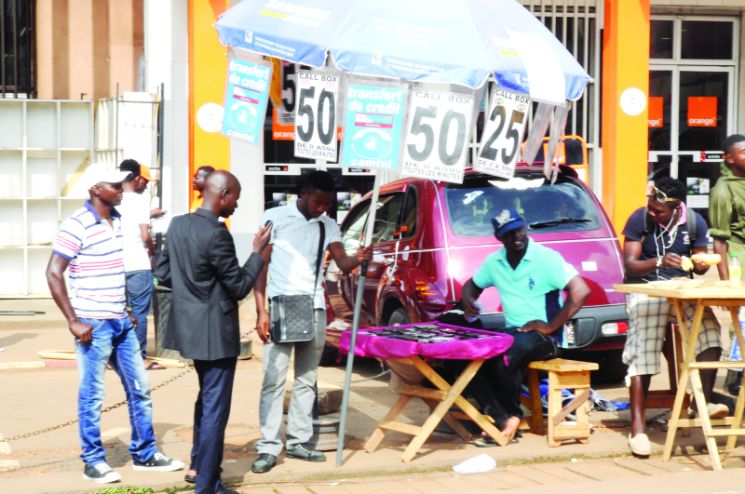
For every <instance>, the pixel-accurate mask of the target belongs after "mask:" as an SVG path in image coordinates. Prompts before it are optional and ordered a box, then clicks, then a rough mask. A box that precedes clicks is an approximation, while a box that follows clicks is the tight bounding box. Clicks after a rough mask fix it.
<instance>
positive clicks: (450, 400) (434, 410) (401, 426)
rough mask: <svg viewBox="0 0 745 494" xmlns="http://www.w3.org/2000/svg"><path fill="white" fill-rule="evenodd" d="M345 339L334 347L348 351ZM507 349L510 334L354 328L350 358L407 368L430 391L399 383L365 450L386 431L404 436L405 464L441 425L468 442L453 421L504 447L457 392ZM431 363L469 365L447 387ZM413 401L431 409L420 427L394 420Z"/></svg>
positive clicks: (439, 327) (430, 327) (438, 326)
mask: <svg viewBox="0 0 745 494" xmlns="http://www.w3.org/2000/svg"><path fill="white" fill-rule="evenodd" d="M349 339H350V333H349V332H348V331H347V332H344V333H342V335H341V339H340V341H339V348H340V349H341V350H342V351H343V352H348V351H349ZM511 345H512V336H510V335H507V334H503V333H495V332H491V331H481V330H476V329H470V328H463V327H459V326H452V325H448V324H442V323H415V324H406V325H401V326H390V327H380V328H368V329H364V330H360V331H359V333H358V335H357V342H356V345H355V355H357V356H361V357H375V358H380V359H383V360H385V361H386V362H388V363H389V364H391V368H392V369H394V372H395V369H397V368H400V367H401V366H402V365H405V366H410V367H411V368H413V369H415V370H416V372H417V375H418V376H419V377H421V378H424V379H427V380H428V381H429V382H430V383H432V384H433V385H434V386H435V388H436V389H432V388H428V387H423V386H421V385H419V384H404V385H402V386H401V387H400V389H399V390H398V392H399V394H400V397H399V399H398V401H396V403H395V404H394V405H393V406H392V407H391V409H390V411H389V412H388V414H387V415H386V416H385V418H384V419H383V420H381V421H380V422H379V423H378V426H377V428H376V429H375V432H373V434H372V436H370V438H369V439H368V440H367V443H365V450H366V451H367V452H372V451H375V449H376V448H377V447H378V445H379V444H380V442H381V441H382V440H383V438H384V437H385V434H386V431H395V432H400V433H403V434H408V435H410V436H413V438H412V440H411V442H410V443H409V445H408V446H407V447H406V449H405V450H404V453H403V455H401V460H402V461H404V462H409V461H411V459H412V458H414V456H415V455H416V453H417V451H419V448H421V447H422V445H423V444H424V442H425V441H426V440H427V438H429V436H430V435H431V434H432V432H433V431H434V430H435V427H437V425H438V424H439V423H440V422H441V421H444V422H445V423H447V424H448V425H449V426H450V427H451V428H452V429H453V430H454V431H455V432H456V433H457V434H458V435H460V436H461V437H462V438H463V439H464V440H466V441H468V440H470V439H471V434H470V433H469V432H468V431H467V430H466V429H465V427H463V425H462V424H461V423H460V422H459V421H458V419H467V420H471V421H473V422H474V423H476V424H477V425H478V426H479V427H480V428H481V430H483V431H484V432H485V433H486V434H488V435H489V436H490V437H491V438H492V439H494V441H496V442H497V444H499V445H500V446H504V445H505V444H507V438H506V437H505V436H504V434H502V432H501V431H500V430H499V429H497V428H496V427H495V426H494V424H493V423H492V422H493V421H492V419H491V417H488V416H486V415H482V414H481V413H480V412H479V411H478V410H476V408H475V407H474V406H473V405H471V403H469V402H468V400H466V399H465V398H464V397H463V396H462V393H463V391H464V390H465V388H466V386H467V385H468V383H469V382H471V379H473V377H474V376H475V375H476V373H477V372H478V370H479V368H480V367H481V365H482V364H483V363H484V361H485V360H487V359H490V358H494V357H497V356H499V355H501V354H503V353H504V352H505V351H507V349H509V347H510V346H511ZM436 359H457V360H470V361H471V362H470V363H469V364H468V365H467V366H466V367H465V369H464V370H463V371H462V372H461V373H460V375H459V376H458V378H457V379H456V380H455V382H454V383H453V384H452V385H451V384H449V383H448V382H447V381H446V380H445V379H444V378H443V377H442V376H440V375H439V374H438V373H437V371H436V370H435V369H434V368H433V367H432V366H431V365H430V363H431V361H433V360H436ZM408 380H409V381H410V379H408ZM414 397H416V398H420V399H421V400H423V401H424V402H425V403H427V405H428V406H429V407H430V411H431V412H430V415H429V416H428V417H427V419H426V420H425V421H424V423H423V424H422V425H421V426H417V425H413V424H409V423H405V422H399V421H397V420H396V418H397V417H398V416H399V415H400V414H401V412H402V411H403V410H404V409H405V408H406V405H408V403H409V402H410V401H411V399H412V398H414ZM453 406H456V407H458V408H459V409H460V410H462V414H460V413H456V412H453V411H451V407H453Z"/></svg>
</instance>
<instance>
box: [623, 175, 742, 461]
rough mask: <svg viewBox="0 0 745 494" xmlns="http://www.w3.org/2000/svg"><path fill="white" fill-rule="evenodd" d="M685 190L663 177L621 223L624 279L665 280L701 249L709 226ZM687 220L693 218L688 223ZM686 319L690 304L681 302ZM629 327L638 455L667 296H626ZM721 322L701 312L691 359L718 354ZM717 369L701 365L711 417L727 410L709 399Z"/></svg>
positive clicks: (626, 356) (627, 359)
mask: <svg viewBox="0 0 745 494" xmlns="http://www.w3.org/2000/svg"><path fill="white" fill-rule="evenodd" d="M685 196H686V190H685V187H684V186H683V184H682V183H681V182H679V181H678V180H675V179H673V178H670V177H664V178H661V179H659V180H657V181H656V182H655V184H654V185H651V186H650V190H649V194H648V196H647V197H648V200H647V207H646V208H639V209H637V210H636V211H634V212H633V213H632V214H631V216H630V217H629V219H628V221H627V222H626V226H625V228H624V229H623V235H624V237H625V240H624V244H623V255H624V264H625V269H626V282H627V283H647V282H650V281H657V280H666V279H671V278H676V277H681V276H690V273H689V272H687V271H685V270H684V269H683V268H682V267H681V262H682V256H689V257H690V256H691V255H692V254H695V253H699V252H706V250H707V247H708V228H707V226H706V221H705V220H704V218H703V217H701V216H700V215H699V214H698V213H693V215H691V214H690V212H689V211H687V209H686V205H685V202H684V200H685ZM689 223H692V224H689ZM708 268H709V267H708V266H707V265H705V264H703V263H700V262H695V261H694V269H693V270H694V272H695V273H696V274H704V273H705V272H706V271H707V269H708ZM683 307H684V310H685V315H686V319H687V320H688V322H689V324H690V321H691V319H692V318H693V313H694V309H695V307H694V306H693V305H692V304H690V303H687V304H684V306H683ZM626 311H627V313H628V316H629V331H628V334H627V336H626V345H625V347H624V350H623V361H624V363H625V364H626V365H628V366H629V370H628V380H629V388H630V391H629V394H630V398H631V434H630V435H629V447H630V448H631V451H632V452H633V453H634V454H636V455H639V456H648V455H649V454H650V452H651V447H650V444H649V438H648V437H647V435H646V434H645V433H644V426H645V416H644V412H645V405H646V399H647V394H648V392H649V383H650V381H651V378H652V375H654V374H659V373H660V371H661V360H660V352H661V351H662V346H663V342H664V338H665V331H666V328H667V325H668V323H670V322H673V321H674V314H673V311H672V306H671V305H670V303H668V302H667V300H665V299H662V298H657V297H648V296H646V295H640V294H630V295H627V296H626ZM719 333H720V328H719V323H718V322H717V320H716V318H715V317H714V314H713V313H712V312H711V309H708V308H707V309H706V312H705V313H704V317H703V321H702V328H701V333H700V334H699V338H698V342H697V344H696V355H697V357H696V360H698V361H707V362H708V361H717V360H719V356H720V355H721V352H722V349H721V346H722V345H721V342H720V336H719ZM715 378H716V370H709V371H702V372H701V380H702V382H703V390H704V395H705V396H706V401H707V403H709V405H708V407H707V413H708V414H709V416H710V417H712V418H718V417H722V416H725V415H727V413H728V409H727V407H726V406H725V405H721V404H713V403H711V402H710V398H711V392H712V389H713V387H714V379H715Z"/></svg>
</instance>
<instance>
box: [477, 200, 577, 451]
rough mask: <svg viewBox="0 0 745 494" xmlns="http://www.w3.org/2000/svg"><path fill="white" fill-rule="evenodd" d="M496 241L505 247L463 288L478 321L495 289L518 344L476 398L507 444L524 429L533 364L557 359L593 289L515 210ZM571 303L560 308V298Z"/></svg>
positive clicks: (489, 370)
mask: <svg viewBox="0 0 745 494" xmlns="http://www.w3.org/2000/svg"><path fill="white" fill-rule="evenodd" d="M491 221H492V225H494V235H495V236H496V237H497V240H499V241H500V242H502V244H503V245H504V247H503V248H502V249H500V250H498V251H497V252H494V253H493V254H490V255H489V256H488V257H487V258H486V260H485V261H484V263H483V264H482V265H481V267H480V268H479V269H478V271H477V272H476V274H475V275H474V276H473V278H471V279H470V280H468V281H467V282H466V284H465V285H464V286H463V292H462V295H463V310H464V312H465V313H466V315H469V316H476V315H478V312H479V311H478V308H477V306H476V299H478V298H479V296H480V295H481V292H483V291H484V290H485V289H487V288H489V287H491V286H493V287H495V288H496V289H497V290H498V291H499V296H500V298H501V300H502V311H503V312H504V316H505V321H506V329H504V330H500V332H504V333H508V334H511V335H512V336H513V337H514V338H515V340H514V342H513V344H512V347H510V349H509V350H508V351H507V354H506V359H505V358H501V357H499V358H496V359H492V360H490V361H488V362H487V363H485V364H484V366H483V367H482V369H483V373H482V372H480V374H481V377H482V379H479V381H478V382H479V383H480V384H479V386H478V387H479V388H481V389H478V390H475V391H476V392H474V396H475V397H476V399H477V401H479V403H480V404H481V406H482V407H483V412H484V413H486V414H488V415H490V416H491V417H492V418H494V421H495V423H496V424H497V425H498V426H499V428H500V430H501V431H502V432H503V433H504V434H505V436H506V437H507V438H508V439H511V438H512V437H514V435H515V433H516V432H517V429H518V427H519V426H520V419H521V418H522V411H521V409H520V385H521V383H522V381H523V377H524V375H525V369H526V368H527V367H528V364H530V362H532V361H535V360H546V359H549V358H553V357H555V356H556V354H557V351H556V349H557V343H559V342H560V339H561V334H562V331H560V329H561V328H562V327H563V326H564V323H566V322H567V321H568V320H570V319H571V318H572V317H573V316H574V314H576V313H577V311H578V310H579V309H580V307H582V304H583V303H584V301H585V299H586V298H587V296H588V295H589V294H590V289H589V288H588V287H587V285H586V284H585V282H584V281H583V280H582V278H581V277H580V276H579V274H577V271H576V270H575V269H574V267H573V266H572V265H570V264H569V263H567V262H566V261H564V259H563V258H562V257H561V255H560V254H559V253H558V252H556V251H555V250H552V249H549V248H547V247H544V246H542V245H538V244H536V243H535V242H533V241H532V240H530V239H529V238H528V234H527V232H526V231H525V221H524V220H523V218H522V217H521V216H520V215H519V214H517V211H515V210H514V209H505V210H503V211H501V212H500V213H499V214H498V215H497V216H495V217H494V218H492V220H491ZM562 291H564V292H566V295H567V296H566V300H565V302H564V304H563V305H562V303H561V293H562Z"/></svg>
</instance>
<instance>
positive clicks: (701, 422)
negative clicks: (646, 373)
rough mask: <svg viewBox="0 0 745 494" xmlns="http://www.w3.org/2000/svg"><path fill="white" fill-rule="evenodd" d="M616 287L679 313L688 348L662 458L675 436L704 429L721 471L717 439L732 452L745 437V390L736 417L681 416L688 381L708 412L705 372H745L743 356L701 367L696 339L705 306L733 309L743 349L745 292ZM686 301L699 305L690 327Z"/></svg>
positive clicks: (684, 286) (722, 287)
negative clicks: (657, 299)
mask: <svg viewBox="0 0 745 494" xmlns="http://www.w3.org/2000/svg"><path fill="white" fill-rule="evenodd" d="M613 288H614V289H615V290H616V291H618V292H622V293H640V294H644V295H648V296H650V297H660V298H666V299H668V301H669V302H670V304H671V305H672V307H673V311H674V313H675V318H676V320H677V325H676V327H677V328H678V331H680V334H681V339H682V341H683V344H684V354H683V360H682V362H681V364H680V369H679V381H678V388H677V392H676V394H675V402H674V405H673V411H672V416H671V419H670V423H669V424H668V431H667V439H666V440H665V449H664V453H663V457H664V459H665V460H669V459H670V456H671V455H672V450H673V445H674V443H675V433H676V431H677V429H678V428H679V427H701V428H702V430H703V434H704V437H705V438H706V447H707V449H708V450H709V456H710V458H711V464H712V467H713V468H714V469H715V470H721V469H722V464H721V461H720V458H719V450H718V449H717V444H716V438H717V437H727V444H726V450H728V451H729V450H731V449H733V448H734V447H735V443H736V441H737V436H742V435H745V428H743V427H742V416H743V409H744V408H745V385H743V386H740V392H739V393H738V395H737V402H736V405H735V411H734V415H733V416H730V417H727V418H724V419H718V420H712V419H710V418H709V416H708V415H707V414H706V413H701V414H699V418H696V419H681V418H680V414H681V410H682V406H683V399H684V397H685V395H686V388H687V385H688V381H689V379H690V384H691V389H692V390H693V397H694V400H695V402H696V408H697V409H698V410H706V399H705V398H704V393H703V389H702V387H701V376H700V374H699V371H700V370H702V369H730V368H742V367H745V357H743V360H738V361H719V362H697V361H696V360H695V359H696V356H695V355H694V349H695V347H696V339H697V338H698V334H699V331H701V321H702V319H703V315H704V309H705V308H706V307H725V308H727V309H728V310H729V312H730V314H731V315H732V322H733V323H734V325H735V335H736V337H737V339H738V342H739V344H740V348H743V336H742V331H740V328H739V325H740V324H739V319H738V317H737V309H738V308H739V307H741V306H743V305H745V287H740V286H733V285H732V284H731V283H730V282H729V281H704V280H700V279H694V280H687V279H686V280H665V281H654V282H650V283H640V284H625V285H613ZM685 302H690V303H692V304H694V306H695V308H696V309H695V312H694V315H693V319H692V320H691V325H690V328H689V327H688V325H687V324H686V318H685V311H684V310H683V303H685ZM743 355H745V354H743ZM743 381H744V383H743V384H745V378H743ZM723 425H724V426H729V428H725V429H714V428H713V426H723Z"/></svg>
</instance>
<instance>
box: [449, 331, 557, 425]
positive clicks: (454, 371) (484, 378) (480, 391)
mask: <svg viewBox="0 0 745 494" xmlns="http://www.w3.org/2000/svg"><path fill="white" fill-rule="evenodd" d="M499 332H500V333H507V334H510V335H512V336H513V337H514V338H515V340H514V342H513V343H512V346H511V347H510V349H509V350H507V353H505V354H504V355H499V356H497V357H495V358H493V359H489V360H487V361H486V362H484V365H482V366H481V368H480V369H479V371H478V373H477V374H476V375H475V376H474V378H473V379H472V380H471V382H470V383H469V385H468V387H467V388H466V394H467V395H469V396H471V397H473V398H474V399H475V400H476V401H477V402H478V404H479V406H480V407H481V412H482V413H484V414H486V415H489V416H490V417H492V418H493V419H494V423H495V424H496V425H497V426H500V425H501V424H502V423H503V422H504V421H505V420H507V419H508V418H510V417H520V418H522V416H523V413H522V410H521V409H520V385H521V384H522V382H523V379H524V378H525V370H526V369H527V367H528V364H530V363H531V362H533V361H535V360H547V359H550V358H554V357H555V356H556V355H557V347H556V344H555V343H554V341H553V340H552V339H551V337H549V336H546V335H544V334H542V333H540V332H538V331H529V332H527V333H521V332H519V331H517V330H515V329H500V330H499ZM468 363H469V362H468V361H462V360H454V361H449V362H448V363H447V364H446V371H445V373H446V374H449V375H450V377H451V378H453V379H454V378H456V377H457V376H458V375H459V374H460V372H461V371H462V370H463V369H464V368H465V367H466V365H468Z"/></svg>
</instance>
